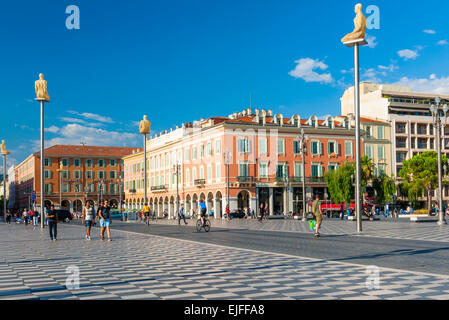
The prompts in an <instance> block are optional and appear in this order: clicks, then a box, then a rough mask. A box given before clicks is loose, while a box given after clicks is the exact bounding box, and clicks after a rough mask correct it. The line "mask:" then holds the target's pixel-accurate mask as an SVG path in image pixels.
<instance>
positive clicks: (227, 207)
mask: <svg viewBox="0 0 449 320" xmlns="http://www.w3.org/2000/svg"><path fill="white" fill-rule="evenodd" d="M226 218H227V219H228V220H229V219H230V218H231V217H230V216H229V205H228V204H227V205H226Z"/></svg>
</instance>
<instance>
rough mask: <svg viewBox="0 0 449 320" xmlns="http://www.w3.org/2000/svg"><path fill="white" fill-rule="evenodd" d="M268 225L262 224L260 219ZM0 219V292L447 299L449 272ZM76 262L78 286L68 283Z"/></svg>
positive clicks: (21, 295)
mask: <svg viewBox="0 0 449 320" xmlns="http://www.w3.org/2000/svg"><path fill="white" fill-rule="evenodd" d="M265 225H267V224H265ZM47 233H48V229H44V230H41V229H40V228H37V229H33V228H32V227H30V226H28V227H25V226H24V225H9V226H8V225H4V224H2V225H0V237H1V239H6V241H5V242H4V245H3V246H1V247H0V270H1V271H3V272H1V273H0V299H169V300H170V299H286V300H287V299H404V298H411V299H449V276H439V275H432V274H422V273H413V272H408V271H402V270H391V269H386V268H379V270H380V288H379V289H378V290H369V289H367V287H366V284H365V283H366V280H367V277H368V276H369V275H368V274H367V273H366V267H365V266H361V265H356V264H350V263H342V262H336V261H329V260H324V259H311V258H302V257H295V256H288V255H282V254H276V253H264V252H260V251H254V250H247V249H237V248H231V247H223V246H217V245H211V244H207V243H201V244H200V245H199V243H197V242H192V241H184V240H177V239H170V238H165V237H159V236H152V235H144V234H138V233H132V232H126V231H118V230H113V237H114V241H112V242H107V241H105V242H103V241H101V240H99V236H98V230H97V229H94V231H93V237H92V238H93V240H92V241H86V240H85V239H83V237H82V235H83V228H82V227H80V226H76V225H73V224H71V225H70V224H68V225H67V224H59V225H58V235H59V239H58V241H57V242H50V241H49V240H48V234H47ZM69 266H76V267H78V268H79V276H80V288H79V289H68V288H66V278H67V276H68V275H69V274H68V273H66V269H67V267H69Z"/></svg>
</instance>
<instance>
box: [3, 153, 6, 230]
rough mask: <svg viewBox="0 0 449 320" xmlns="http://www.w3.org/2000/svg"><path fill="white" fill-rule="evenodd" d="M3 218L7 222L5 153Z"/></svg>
mask: <svg viewBox="0 0 449 320" xmlns="http://www.w3.org/2000/svg"><path fill="white" fill-rule="evenodd" d="M3 220H4V221H5V222H6V154H4V155H3Z"/></svg>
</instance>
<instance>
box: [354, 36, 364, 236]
mask: <svg viewBox="0 0 449 320" xmlns="http://www.w3.org/2000/svg"><path fill="white" fill-rule="evenodd" d="M359 68H360V66H359V44H358V43H356V44H355V46H354V100H355V101H354V107H355V118H356V126H355V161H356V165H355V166H356V174H355V176H356V178H355V211H356V216H357V232H362V217H361V201H360V200H361V199H360V190H361V178H362V177H361V170H360V83H359V77H360V69H359Z"/></svg>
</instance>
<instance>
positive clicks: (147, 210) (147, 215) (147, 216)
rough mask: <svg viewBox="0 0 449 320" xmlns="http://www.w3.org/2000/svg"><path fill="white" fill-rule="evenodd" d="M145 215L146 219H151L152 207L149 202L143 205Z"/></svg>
mask: <svg viewBox="0 0 449 320" xmlns="http://www.w3.org/2000/svg"><path fill="white" fill-rule="evenodd" d="M142 210H143V215H144V217H145V220H146V221H149V218H150V207H149V206H148V203H145V205H144V206H143V209H142Z"/></svg>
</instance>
